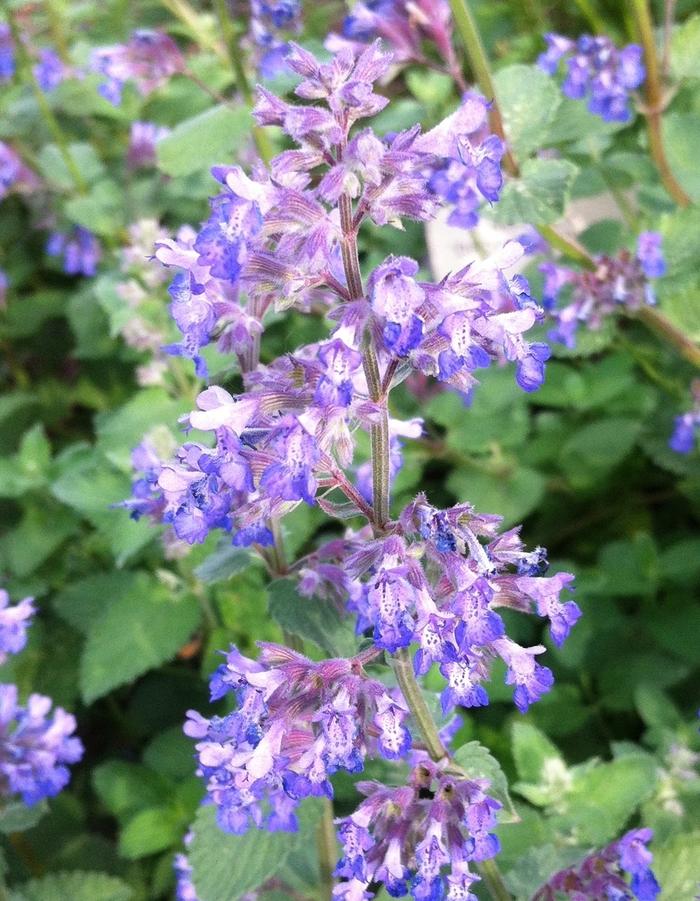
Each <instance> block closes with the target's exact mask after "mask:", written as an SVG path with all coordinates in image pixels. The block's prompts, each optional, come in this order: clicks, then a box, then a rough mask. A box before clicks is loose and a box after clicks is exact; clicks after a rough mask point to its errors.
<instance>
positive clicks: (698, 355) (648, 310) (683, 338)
mask: <svg viewBox="0 0 700 901" xmlns="http://www.w3.org/2000/svg"><path fill="white" fill-rule="evenodd" d="M632 315H633V318H635V319H639V321H640V322H643V323H644V325H646V327H647V328H648V329H650V330H651V331H652V332H655V333H656V334H657V335H660V336H661V337H662V338H665V339H666V340H667V341H669V342H670V343H671V344H673V346H674V347H675V348H676V350H677V351H678V352H679V353H680V354H681V356H683V357H685V359H686V360H688V362H690V363H692V364H693V366H697V367H698V368H699V369H700V347H698V345H697V344H696V343H695V342H694V341H691V339H690V338H689V337H688V336H687V335H686V334H685V333H684V332H682V331H681V330H680V329H679V328H677V327H676V326H675V325H674V324H673V323H672V322H670V321H669V320H668V319H667V318H666V317H665V316H664V314H663V313H661V312H660V311H659V310H657V309H655V308H654V307H641V309H639V310H637V312H636V313H634V314H632Z"/></svg>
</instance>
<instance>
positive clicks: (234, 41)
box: [214, 0, 274, 165]
mask: <svg viewBox="0 0 700 901" xmlns="http://www.w3.org/2000/svg"><path fill="white" fill-rule="evenodd" d="M214 6H215V8H216V17H217V19H218V22H219V27H220V28H221V34H222V36H223V38H224V41H225V43H226V51H227V54H228V60H229V63H230V65H231V69H232V71H233V74H234V76H235V78H236V84H237V85H238V90H239V91H240V92H241V95H242V97H243V100H244V102H245V104H246V106H247V107H249V108H252V107H253V104H254V102H255V98H254V97H253V91H252V90H251V87H250V84H249V83H248V78H247V77H246V74H245V69H244V68H243V53H242V51H241V48H240V46H239V43H238V35H237V34H236V29H235V28H234V27H233V23H232V22H231V16H230V14H229V11H228V9H227V8H226V0H214ZM253 140H254V141H255V146H256V148H257V151H258V153H259V154H260V158H261V159H262V160H263V162H264V163H265V164H266V165H267V164H269V162H270V160H271V159H272V157H273V155H274V154H273V150H272V144H271V143H270V139H269V137H268V135H267V132H266V131H265V129H264V128H260V127H256V128H253Z"/></svg>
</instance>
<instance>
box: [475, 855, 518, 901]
mask: <svg viewBox="0 0 700 901" xmlns="http://www.w3.org/2000/svg"><path fill="white" fill-rule="evenodd" d="M476 868H477V870H478V871H479V873H480V875H481V878H482V879H483V880H484V885H485V886H486V888H487V889H488V890H489V894H490V895H491V897H492V898H493V901H513V899H512V898H511V895H510V892H509V891H508V889H507V888H506V885H505V883H504V881H503V876H501V873H500V870H499V869H498V866H497V864H496V861H495V860H482V861H481V863H477V865H476Z"/></svg>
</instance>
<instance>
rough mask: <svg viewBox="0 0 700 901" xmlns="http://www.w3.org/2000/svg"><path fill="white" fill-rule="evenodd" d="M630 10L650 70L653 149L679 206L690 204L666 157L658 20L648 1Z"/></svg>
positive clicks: (634, 1) (634, 2) (638, 0)
mask: <svg viewBox="0 0 700 901" xmlns="http://www.w3.org/2000/svg"><path fill="white" fill-rule="evenodd" d="M630 9H631V12H632V15H633V16H634V21H635V24H636V27H637V33H638V35H639V41H640V43H641V45H642V47H643V49H644V65H645V67H646V70H647V76H646V80H645V82H644V90H645V99H646V106H645V109H644V110H643V112H644V115H645V117H646V120H647V128H648V131H649V148H650V150H651V155H652V156H653V158H654V162H655V163H656V168H657V169H658V170H659V175H660V176H661V181H662V183H663V185H664V187H665V188H666V190H667V191H668V193H669V194H670V195H671V197H673V199H674V200H675V201H676V203H677V204H679V206H688V205H689V204H690V197H689V196H688V195H687V194H686V193H685V191H684V190H683V188H682V187H681V186H680V185H679V184H678V182H677V181H676V178H675V176H674V174H673V172H671V167H670V166H669V164H668V160H667V159H666V151H665V150H664V144H663V136H662V134H661V112H662V110H663V107H664V86H663V84H662V83H661V74H660V71H659V60H658V56H657V53H656V41H655V39H654V23H653V21H652V18H651V13H650V11H649V5H648V3H647V0H630Z"/></svg>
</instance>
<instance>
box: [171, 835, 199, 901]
mask: <svg viewBox="0 0 700 901" xmlns="http://www.w3.org/2000/svg"><path fill="white" fill-rule="evenodd" d="M193 838H194V832H192V830H191V829H190V831H189V832H188V833H187V834H186V835H185V837H184V839H183V841H184V844H185V848H189V846H190V844H191V843H192V839H193ZM173 869H174V870H175V878H176V884H175V897H176V898H177V901H198V899H197V890H196V889H195V887H194V885H193V884H192V867H191V865H190V862H189V860H188V858H187V855H186V854H176V855H175V858H174V860H173Z"/></svg>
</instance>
